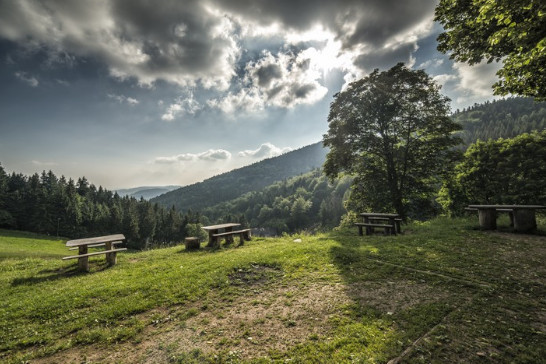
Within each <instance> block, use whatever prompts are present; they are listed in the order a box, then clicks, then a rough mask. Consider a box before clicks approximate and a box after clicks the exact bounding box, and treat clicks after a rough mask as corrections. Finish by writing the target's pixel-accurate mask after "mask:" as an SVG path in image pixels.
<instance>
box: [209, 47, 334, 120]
mask: <svg viewBox="0 0 546 364" xmlns="http://www.w3.org/2000/svg"><path fill="white" fill-rule="evenodd" d="M317 53H318V52H317V50H316V49H314V48H308V49H306V50H304V51H301V52H299V53H298V54H293V53H279V54H277V55H276V56H275V55H273V54H272V53H271V52H269V51H265V52H263V54H262V57H261V58H260V59H259V60H257V61H255V62H249V63H248V64H247V65H246V67H245V76H244V81H243V86H242V88H241V89H240V90H239V91H238V92H230V93H228V94H227V95H226V96H225V97H223V98H219V99H212V100H210V101H209V102H208V105H209V106H211V107H216V108H219V109H220V110H222V111H223V112H225V113H232V112H233V111H235V110H243V111H246V112H257V111H261V110H263V109H264V108H265V107H266V106H272V107H279V108H288V109H290V108H294V107H295V106H296V105H300V104H314V103H316V102H317V101H320V100H321V99H322V98H323V97H324V96H325V95H326V93H327V92H328V89H327V88H326V87H324V86H323V85H321V83H320V80H321V79H322V77H323V74H322V70H321V69H319V68H318V67H316V63H313V61H312V58H313V57H315V56H317Z"/></svg>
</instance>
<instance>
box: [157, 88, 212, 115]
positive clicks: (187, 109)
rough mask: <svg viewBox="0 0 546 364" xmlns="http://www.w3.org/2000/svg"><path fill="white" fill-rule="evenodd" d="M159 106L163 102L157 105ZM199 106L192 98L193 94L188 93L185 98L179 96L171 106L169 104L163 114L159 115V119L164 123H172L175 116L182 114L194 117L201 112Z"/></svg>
mask: <svg viewBox="0 0 546 364" xmlns="http://www.w3.org/2000/svg"><path fill="white" fill-rule="evenodd" d="M159 105H160V106H162V105H163V101H161V102H160V103H159ZM201 108H202V107H201V105H200V104H199V102H197V100H195V98H194V96H193V92H188V93H187V94H186V95H185V96H180V97H179V98H178V99H176V100H175V102H173V103H172V104H170V105H169V106H168V107H167V109H166V110H165V113H163V115H161V119H162V120H165V121H173V120H174V119H175V118H176V117H177V116H179V115H181V114H182V115H183V114H189V115H194V114H195V113H196V112H198V111H199V110H201Z"/></svg>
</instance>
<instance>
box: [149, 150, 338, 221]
mask: <svg viewBox="0 0 546 364" xmlns="http://www.w3.org/2000/svg"><path fill="white" fill-rule="evenodd" d="M326 153H327V150H326V149H324V148H323V147H322V143H315V144H312V145H309V146H307V147H303V148H301V149H298V150H295V151H292V152H289V153H286V154H283V155H281V156H279V157H275V158H270V159H266V160H263V161H261V162H257V163H254V164H252V165H249V166H246V167H243V168H239V169H236V170H233V171H231V172H227V173H224V174H221V175H218V176H215V177H212V178H209V179H207V180H205V181H203V182H199V183H196V184H193V185H190V186H186V187H182V188H180V189H177V190H175V191H171V192H168V193H166V194H164V195H161V196H158V197H156V198H154V199H152V200H151V201H152V202H157V203H159V204H160V205H162V206H164V207H167V208H170V207H171V206H174V207H175V208H176V209H177V210H178V211H188V210H193V211H195V210H202V209H204V208H206V207H210V206H213V205H216V204H218V203H221V202H224V201H229V200H232V199H234V198H237V197H239V196H241V195H243V194H245V193H247V192H251V191H259V190H261V189H263V188H264V187H266V186H269V185H271V184H272V183H274V182H277V181H282V180H283V179H286V178H290V177H293V176H297V175H299V174H302V173H306V172H309V171H311V170H312V169H315V168H319V167H321V166H322V164H323V163H324V160H325V159H326Z"/></svg>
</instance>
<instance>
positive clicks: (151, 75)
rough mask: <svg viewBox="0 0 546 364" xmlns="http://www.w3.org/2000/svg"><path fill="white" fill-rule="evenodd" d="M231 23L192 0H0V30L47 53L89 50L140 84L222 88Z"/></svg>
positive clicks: (229, 71) (229, 61)
mask: <svg viewBox="0 0 546 364" xmlns="http://www.w3.org/2000/svg"><path fill="white" fill-rule="evenodd" d="M235 31H236V27H235V24H234V23H233V22H232V21H231V20H230V18H229V17H227V16H225V14H224V13H222V12H218V11H215V10H214V9H213V8H211V7H210V6H208V4H207V3H205V2H202V1H199V0H188V1H184V2H183V3H181V2H179V1H175V0H172V1H164V2H161V4H160V5H158V4H151V3H150V2H149V1H147V0H119V1H90V2H79V1H77V2H68V3H67V2H61V1H44V2H37V1H33V0H18V1H7V2H1V4H0V37H1V38H4V39H8V40H10V41H13V42H17V43H19V44H21V45H23V46H25V47H27V48H34V49H43V48H46V49H47V50H48V52H49V53H50V54H51V55H55V54H57V55H62V54H70V55H75V56H78V57H91V58H93V59H96V60H99V61H101V62H103V63H104V64H106V65H107V66H108V68H109V70H110V73H111V75H112V76H114V77H116V78H119V79H129V78H134V79H136V80H137V81H138V83H140V84H142V85H151V84H152V83H154V82H155V81H157V80H165V81H167V82H171V83H174V84H178V85H181V86H188V85H195V84H196V83H199V84H200V85H202V86H203V87H205V88H217V89H226V88H227V87H228V86H229V83H230V80H231V78H232V77H233V76H234V64H235V61H236V60H237V58H238V56H239V53H240V49H239V47H238V45H237V42H236V34H235ZM51 58H52V59H54V58H55V56H52V57H51Z"/></svg>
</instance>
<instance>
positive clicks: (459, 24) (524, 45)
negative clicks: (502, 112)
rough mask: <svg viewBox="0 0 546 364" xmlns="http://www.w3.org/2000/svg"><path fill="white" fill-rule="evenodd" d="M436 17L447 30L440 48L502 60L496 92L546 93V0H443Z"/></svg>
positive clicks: (468, 57)
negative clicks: (545, 0)
mask: <svg viewBox="0 0 546 364" xmlns="http://www.w3.org/2000/svg"><path fill="white" fill-rule="evenodd" d="M435 20H436V21H438V22H440V23H441V24H442V25H443V27H444V29H445V30H446V32H445V33H442V34H440V36H439V37H438V42H439V45H438V49H439V50H440V51H442V52H444V53H445V52H450V58H452V59H455V60H456V61H460V62H467V63H469V64H471V65H472V64H476V63H479V62H481V61H482V60H487V61H488V62H492V61H493V60H496V61H499V60H502V62H503V67H502V68H501V69H500V70H499V71H498V72H497V75H498V76H499V77H500V80H499V81H498V82H497V83H495V85H493V86H494V89H495V93H497V94H500V95H506V94H509V93H512V94H518V95H524V96H531V97H535V98H537V99H541V100H545V99H546V2H544V1H542V0H473V1H472V0H441V1H440V4H439V5H438V6H437V8H436V17H435Z"/></svg>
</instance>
